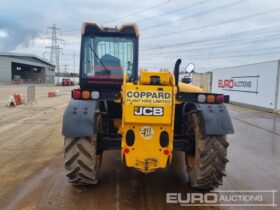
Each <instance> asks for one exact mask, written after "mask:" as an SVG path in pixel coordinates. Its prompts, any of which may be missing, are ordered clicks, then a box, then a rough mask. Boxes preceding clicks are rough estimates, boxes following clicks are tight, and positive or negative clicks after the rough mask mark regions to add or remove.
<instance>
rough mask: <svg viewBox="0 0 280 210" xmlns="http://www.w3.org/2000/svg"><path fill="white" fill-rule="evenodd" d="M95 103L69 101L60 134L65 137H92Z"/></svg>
mask: <svg viewBox="0 0 280 210" xmlns="http://www.w3.org/2000/svg"><path fill="white" fill-rule="evenodd" d="M95 112H96V101H82V100H73V99H72V100H71V101H70V102H69V104H68V106H67V108H66V110H65V112H64V115H63V124H62V134H63V135H64V136H65V137H83V136H92V135H93V132H94V130H93V129H94V117H95Z"/></svg>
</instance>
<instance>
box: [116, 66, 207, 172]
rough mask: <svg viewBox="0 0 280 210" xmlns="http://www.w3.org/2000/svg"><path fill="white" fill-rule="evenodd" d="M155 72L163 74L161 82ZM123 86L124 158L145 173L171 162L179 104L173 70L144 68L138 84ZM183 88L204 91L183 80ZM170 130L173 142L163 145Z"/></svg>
mask: <svg viewBox="0 0 280 210" xmlns="http://www.w3.org/2000/svg"><path fill="white" fill-rule="evenodd" d="M151 76H155V77H157V78H159V80H160V85H151V84H150V83H151ZM126 78H127V75H125V76H124V83H123V86H122V106H123V116H122V125H121V129H120V132H121V134H122V158H123V159H124V161H125V163H126V165H127V166H128V167H134V168H136V169H138V170H140V171H142V172H144V173H149V172H152V171H154V170H156V169H158V168H165V167H166V165H167V164H168V163H170V162H171V159H172V152H173V135H174V117H175V105H176V104H178V103H181V102H179V101H177V100H176V93H177V87H176V86H175V82H174V76H173V75H172V74H171V73H170V72H146V71H141V75H140V81H139V82H138V84H133V83H127V82H126ZM179 89H180V91H181V92H203V91H202V89H201V88H198V87H195V86H192V85H189V84H184V83H179ZM128 131H130V132H131V131H133V133H134V137H135V138H134V139H135V140H134V143H133V144H132V145H131V146H129V145H128V144H129V143H128V141H127V139H126V138H127V132H128ZM162 132H167V133H168V136H169V144H168V145H167V146H163V147H162V146H161V145H160V135H161V133H162Z"/></svg>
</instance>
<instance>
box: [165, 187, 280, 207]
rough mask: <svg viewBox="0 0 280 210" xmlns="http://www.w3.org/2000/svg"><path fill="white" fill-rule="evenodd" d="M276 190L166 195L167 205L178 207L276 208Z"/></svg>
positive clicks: (218, 191) (219, 191)
mask: <svg viewBox="0 0 280 210" xmlns="http://www.w3.org/2000/svg"><path fill="white" fill-rule="evenodd" d="M276 193H277V190H217V191H213V192H208V193H185V194H183V193H167V194H166V203H167V204H179V205H180V206H237V207H245V206H251V207H257V206H259V207H260V206H262V207H264V206H266V207H276V206H278V204H277V203H276V202H275V197H276Z"/></svg>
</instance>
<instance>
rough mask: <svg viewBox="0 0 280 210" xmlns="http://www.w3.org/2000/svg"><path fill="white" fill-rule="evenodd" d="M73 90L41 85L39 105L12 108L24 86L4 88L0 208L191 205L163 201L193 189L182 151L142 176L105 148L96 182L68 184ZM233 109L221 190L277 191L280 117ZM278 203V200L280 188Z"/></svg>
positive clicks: (0, 105)
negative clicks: (66, 132)
mask: <svg viewBox="0 0 280 210" xmlns="http://www.w3.org/2000/svg"><path fill="white" fill-rule="evenodd" d="M71 88H72V87H64V88H63V87H60V88H59V89H60V90H61V91H60V92H61V95H60V96H59V97H56V98H47V91H48V90H55V89H57V87H37V88H36V93H37V101H38V103H34V104H33V105H22V106H18V107H16V108H8V107H5V106H4V105H5V103H6V99H7V97H8V95H9V94H11V93H12V92H14V91H16V90H18V91H20V90H21V91H22V92H23V93H24V92H25V87H24V86H0V165H1V168H0V209H77V210H78V209H184V208H186V207H180V206H179V204H166V202H165V199H166V193H170V192H179V193H187V192H193V190H191V189H190V188H189V187H188V183H187V176H186V173H185V167H184V162H183V156H182V153H176V154H175V158H174V160H173V164H172V165H171V166H169V167H168V168H167V169H165V170H159V171H157V172H155V173H152V174H148V175H144V174H141V173H140V172H137V171H135V170H133V169H129V168H125V167H124V166H123V165H122V164H121V161H120V158H119V152H118V151H107V152H105V155H104V157H103V161H102V169H101V172H100V179H99V183H98V185H96V186H93V187H82V188H77V187H73V186H71V185H70V184H68V183H67V180H66V178H65V176H64V170H63V153H62V147H63V137H62V136H61V119H62V114H63V110H64V108H65V106H66V104H67V103H68V101H69V90H70V89H71ZM230 113H231V116H232V118H233V123H234V127H235V131H236V134H235V135H232V136H229V138H228V140H229V142H230V147H229V160H230V162H229V164H228V167H227V177H226V178H225V180H224V185H223V186H222V187H220V188H219V190H272V189H275V190H278V191H279V190H280V175H279V174H280V116H277V115H273V114H269V113H265V112H261V111H255V110H250V109H246V108H240V107H236V106H230ZM267 199H269V198H267ZM275 201H276V203H278V205H279V192H278V193H276V197H275ZM277 208H279V206H278V207H277ZM195 209H243V208H242V207H217V208H214V207H195ZM246 209H256V208H253V207H252V208H250V207H247V208H246ZM257 209H271V207H266V208H260V207H258V208H257ZM274 209H276V208H274Z"/></svg>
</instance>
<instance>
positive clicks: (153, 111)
mask: <svg viewBox="0 0 280 210" xmlns="http://www.w3.org/2000/svg"><path fill="white" fill-rule="evenodd" d="M134 115H136V116H163V107H143V106H136V107H134Z"/></svg>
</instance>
